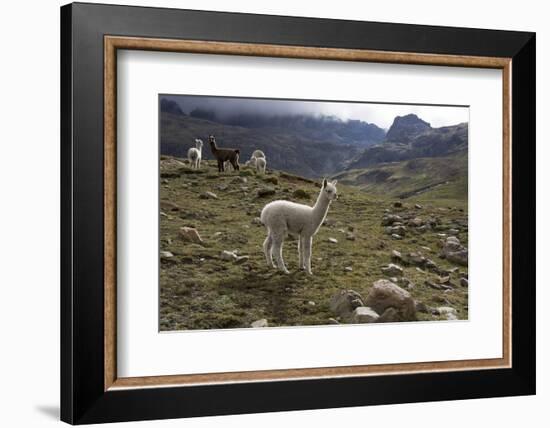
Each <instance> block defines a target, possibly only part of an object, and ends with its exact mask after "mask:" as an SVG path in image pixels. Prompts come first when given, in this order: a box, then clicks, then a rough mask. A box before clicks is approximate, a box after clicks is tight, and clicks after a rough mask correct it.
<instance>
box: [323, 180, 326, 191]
mask: <svg viewBox="0 0 550 428" xmlns="http://www.w3.org/2000/svg"><path fill="white" fill-rule="evenodd" d="M325 187H327V179H326V178H323V189H324V188H325Z"/></svg>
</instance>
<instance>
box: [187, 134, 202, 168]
mask: <svg viewBox="0 0 550 428" xmlns="http://www.w3.org/2000/svg"><path fill="white" fill-rule="evenodd" d="M187 159H189V163H190V164H191V168H192V169H199V168H200V167H201V159H202V140H199V139H198V138H197V139H195V147H191V148H190V149H189V150H188V151H187Z"/></svg>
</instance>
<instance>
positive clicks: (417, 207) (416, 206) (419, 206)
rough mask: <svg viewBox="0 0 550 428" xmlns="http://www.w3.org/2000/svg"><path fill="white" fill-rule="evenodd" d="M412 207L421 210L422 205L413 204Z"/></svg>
mask: <svg viewBox="0 0 550 428" xmlns="http://www.w3.org/2000/svg"><path fill="white" fill-rule="evenodd" d="M414 207H415V208H416V209H417V210H421V209H422V205H420V204H414Z"/></svg>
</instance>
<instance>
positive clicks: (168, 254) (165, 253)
mask: <svg viewBox="0 0 550 428" xmlns="http://www.w3.org/2000/svg"><path fill="white" fill-rule="evenodd" d="M160 256H161V257H163V258H165V259H170V258H172V257H174V255H173V254H172V253H171V252H170V251H161V252H160Z"/></svg>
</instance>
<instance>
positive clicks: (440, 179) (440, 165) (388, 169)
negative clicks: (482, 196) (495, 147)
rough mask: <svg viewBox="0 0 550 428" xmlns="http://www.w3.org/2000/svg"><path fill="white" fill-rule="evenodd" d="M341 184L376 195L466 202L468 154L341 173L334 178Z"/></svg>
mask: <svg viewBox="0 0 550 428" xmlns="http://www.w3.org/2000/svg"><path fill="white" fill-rule="evenodd" d="M334 177H335V178H338V179H339V180H341V182H342V183H344V184H348V185H353V186H357V187H359V188H360V189H362V190H364V191H366V192H368V193H373V194H378V195H390V196H393V197H396V198H409V197H414V198H416V199H420V200H426V201H429V200H437V199H442V200H448V201H449V200H450V201H452V200H466V199H467V197H468V155H467V153H466V152H460V153H457V154H455V155H453V156H447V157H434V158H417V159H411V160H407V161H402V162H391V163H383V164H378V165H374V166H371V167H368V168H362V169H353V170H349V171H344V172H342V173H339V174H337V175H335V176H334Z"/></svg>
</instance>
